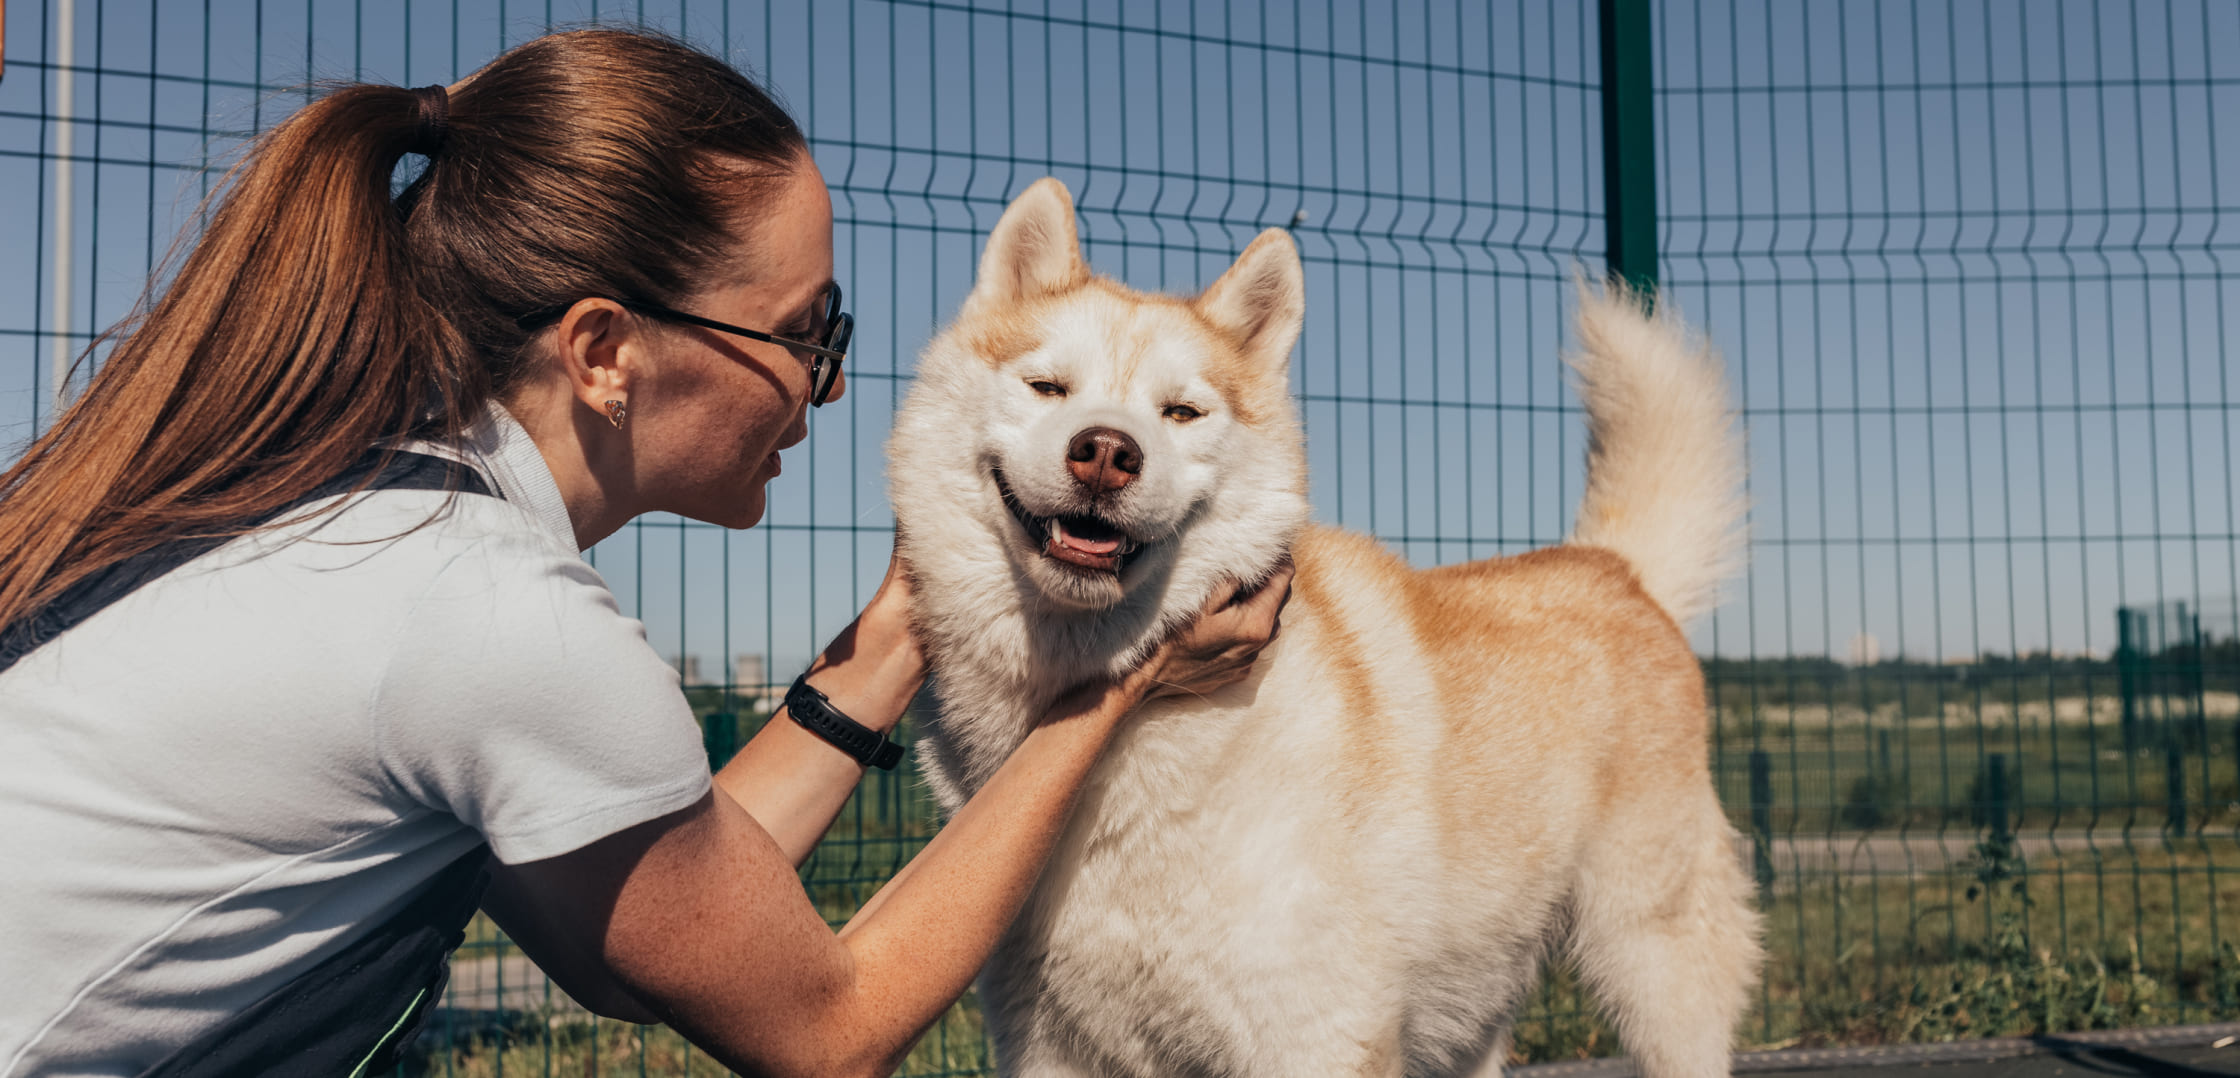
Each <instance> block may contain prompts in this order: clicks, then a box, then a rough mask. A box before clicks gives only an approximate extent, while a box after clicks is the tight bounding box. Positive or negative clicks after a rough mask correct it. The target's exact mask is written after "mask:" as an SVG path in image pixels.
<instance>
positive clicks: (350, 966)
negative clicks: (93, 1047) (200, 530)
mask: <svg viewBox="0 0 2240 1078" xmlns="http://www.w3.org/2000/svg"><path fill="white" fill-rule="evenodd" d="M360 487H363V488H364V489H368V490H454V491H458V492H460V493H463V494H474V495H480V496H484V497H493V498H497V497H502V496H501V495H499V494H498V493H497V492H496V491H495V490H493V489H492V488H491V486H490V484H489V483H487V482H485V481H484V480H483V478H482V476H481V475H480V474H479V473H477V472H476V471H475V470H474V469H473V468H470V467H468V466H466V465H464V464H460V463H458V462H456V461H451V460H445V459H443V458H442V457H434V456H429V455H427V454H424V453H405V452H396V453H385V452H381V451H376V452H374V453H370V454H368V455H367V456H366V457H365V458H364V459H362V460H360V461H359V462H358V463H357V464H356V465H354V466H353V467H351V469H350V470H349V471H346V472H344V473H343V474H341V475H338V476H336V477H335V478H333V479H331V480H329V481H327V482H325V483H321V484H320V485H319V486H318V487H317V488H315V489H313V490H312V491H311V492H310V493H308V494H305V495H304V496H303V497H301V498H298V499H296V500H294V501H292V502H289V503H288V504H287V505H284V506H281V507H280V508H279V509H276V510H273V511H272V512H270V513H266V514H263V515H261V516H259V517H257V518H256V519H254V520H251V521H248V522H246V523H245V527H251V528H253V527H256V526H259V525H262V524H265V523H268V522H270V521H272V520H275V519H277V518H279V517H280V516H281V515H282V514H285V513H287V512H290V511H291V510H294V509H297V508H299V507H301V506H305V505H309V504H310V503H312V502H315V501H318V500H320V499H323V498H331V497H334V496H336V495H339V494H346V493H349V492H350V491H352V490H355V489H359V488H360ZM232 538H233V536H232V535H213V536H196V537H193V538H188V539H178V540H173V541H172V542H170V543H167V544H164V545H163V546H159V547H157V548H155V549H153V550H150V551H148V552H147V553H144V554H141V555H138V556H137V557H132V558H127V559H125V560H124V561H121V562H118V563H117V564H115V565H112V566H110V567H109V568H107V569H105V570H103V571H101V572H99V573H96V574H94V575H93V576H91V577H89V578H87V579H86V580H84V581H82V582H80V583H78V584H77V585H74V586H73V587H71V588H70V589H69V590H68V591H65V592H63V593H62V596H61V597H60V598H58V599H56V600H55V601H54V602H53V603H51V604H49V605H48V606H47V607H45V608H44V609H42V610H40V611H38V612H37V613H36V614H33V615H32V616H31V617H29V618H26V619H24V620H23V621H19V622H17V623H16V624H14V625H11V626H9V627H8V628H7V630H6V631H5V632H0V670H5V669H7V668H8V667H9V666H11V665H13V664H14V663H15V661H16V660H17V659H20V658H22V657H23V656H24V655H26V654H29V653H30V652H31V650H32V649H33V648H36V647H38V646H39V645H41V644H44V643H46V642H47V641H49V640H52V639H54V638H55V637H57V636H59V635H61V634H62V633H63V632H64V631H65V630H68V629H70V628H72V627H73V626H76V625H78V624H80V623H81V622H84V621H85V620H86V619H87V618H90V617H92V616H93V615H95V614H97V613H100V612H101V610H102V609H103V608H105V607H107V606H108V605H109V604H111V603H114V602H116V601H117V600H119V599H122V598H124V597H125V596H127V595H130V594H132V592H133V590H134V589H136V588H139V587H140V586H141V585H143V584H146V583H148V582H149V581H152V580H155V579H156V578H158V577H160V576H162V575H163V574H165V573H168V572H170V571H171V570H173V569H176V568H178V567H180V566H182V565H185V564H186V563H188V562H190V561H193V560H194V559H195V558H198V557H200V556H202V555H204V554H207V553H209V552H210V551H212V550H215V549H217V548H218V547H220V546H222V545H224V544H225V543H226V542H227V541H228V540H230V539H232ZM489 884H490V848H489V847H488V846H477V847H475V848H474V849H473V850H471V851H469V852H468V853H467V854H466V855H464V856H462V857H460V858H459V859H458V860H456V861H453V862H452V863H451V864H450V865H448V866H446V867H445V868H444V869H443V870H442V871H441V872H438V873H436V874H435V875H434V876H433V877H431V878H429V879H428V880H427V882H425V883H423V884H421V885H420V889H419V890H418V891H415V892H414V893H413V894H412V896H411V898H409V899H408V900H407V901H406V903H405V905H404V908H403V909H401V910H399V911H398V912H397V913H395V914H393V915H391V916H390V917H389V919H388V920H385V921H383V922H381V923H380V924H378V925H375V926H374V927H373V929H372V930H371V931H368V932H367V933H366V934H365V935H363V936H361V937H359V938H358V939H357V940H356V941H355V942H353V943H351V944H350V945H349V946H347V947H344V948H343V949H342V950H340V951H338V952H336V953H335V954H334V955H332V956H330V957H328V958H327V960H326V961H323V962H321V963H319V964H318V965H316V966H313V967H312V968H311V969H310V970H308V971H305V972H304V973H301V974H298V975H297V976H296V977H295V978H294V979H292V980H290V981H289V982H288V983H287V984H284V985H281V986H280V987H279V988H277V989H274V990H273V991H272V992H271V993H269V994H267V995H266V996H265V997H264V998H263V999H260V1000H258V1001H257V1002H255V1003H253V1004H250V1005H249V1007H248V1008H247V1009H246V1010H243V1011H242V1012H241V1013H239V1014H236V1015H234V1016H233V1017H231V1018H228V1019H227V1020H226V1021H225V1022H224V1023H223V1024H221V1025H219V1026H218V1027H217V1028H216V1029H213V1030H211V1031H210V1032H208V1033H206V1034H204V1035H202V1036H201V1037H198V1038H196V1039H195V1040H193V1041H192V1042H189V1043H188V1044H185V1045H182V1046H180V1048H179V1049H178V1050H176V1051H174V1052H172V1053H171V1054H170V1055H169V1056H167V1057H165V1058H164V1060H163V1061H162V1062H160V1063H157V1064H156V1065H155V1066H153V1067H150V1068H148V1069H147V1070H145V1071H143V1072H141V1075H142V1078H221V1076H223V1078H234V1076H253V1075H271V1076H274V1078H277V1076H280V1075H299V1074H301V1075H311V1074H316V1075H329V1074H331V1075H352V1074H368V1075H370V1074H377V1073H379V1072H381V1071H383V1070H386V1069H388V1068H390V1067H391V1066H393V1065H394V1064H395V1062H396V1060H397V1057H398V1056H399V1055H400V1054H401V1053H402V1052H403V1051H404V1049H405V1047H406V1046H408V1045H410V1044H411V1043H412V1041H413V1038H414V1037H416V1036H417V1035H418V1034H419V1031H420V1026H421V1024H422V1023H423V1022H425V1021H426V1020H427V1016H428V1013H429V1012H430V1011H432V1010H434V1009H435V1006H436V1003H437V1001H439V1000H441V999H442V998H443V987H444V985H445V984H446V983H448V982H449V980H450V977H451V952H452V951H453V950H456V949H457V948H458V946H459V943H460V942H461V941H462V940H464V939H465V938H466V926H467V922H468V921H469V920H470V919H472V918H473V917H474V911H475V908H476V907H477V906H479V905H481V903H482V892H483V890H484V889H485V888H487V887H488V886H489Z"/></svg>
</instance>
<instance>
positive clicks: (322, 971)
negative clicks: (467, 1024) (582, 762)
mask: <svg viewBox="0 0 2240 1078" xmlns="http://www.w3.org/2000/svg"><path fill="white" fill-rule="evenodd" d="M489 885H490V847H488V846H477V847H475V848H474V849H473V850H470V851H468V852H467V854H466V855H465V856H463V857H460V858H459V859H458V860H456V861H453V862H452V863H451V864H450V865H448V866H446V867H445V868H444V869H443V871H441V872H438V873H436V874H435V876H434V877H432V878H431V879H429V880H428V882H427V883H425V884H423V885H421V888H420V890H419V891H418V892H417V893H416V894H414V895H413V897H412V899H411V900H410V901H409V902H407V903H406V905H405V907H404V909H402V910H400V911H398V912H397V913H396V914H394V915H392V916H391V917H390V918H389V919H388V920H386V921H383V922H382V923H381V924H379V925H377V926H375V927H374V929H373V930H372V931H371V932H368V933H366V934H365V935H364V936H362V937H360V938H359V939H358V940H357V941H356V942H354V943H352V944H350V945H349V946H347V947H344V948H343V949H342V950H340V951H338V952H336V953H335V954H334V955H332V956H331V957H329V958H328V959H327V960H326V961H324V962H321V963H319V964H318V965H316V966H313V967H312V968H311V969H310V970H308V971H306V972H304V973H302V974H299V975H297V976H296V977H295V979H293V980H291V981H289V982H288V983H287V984H284V985H281V986H280V987H279V988H277V989H274V990H273V991H272V992H271V993H270V994H268V995H266V996H265V997H264V998H263V999H260V1000H258V1001H257V1002H255V1003H252V1004H250V1005H249V1007H248V1009H246V1010H243V1011H242V1012H241V1013H239V1014H236V1015H234V1016H233V1017H231V1018H228V1019H226V1021H225V1023H224V1024H222V1025H220V1026H219V1027H218V1028H216V1029H213V1030H211V1031H210V1032H208V1033H205V1034H203V1035H202V1036H200V1037H197V1038H195V1039H194V1040H193V1041H191V1042H189V1043H188V1044H185V1045H183V1046H181V1047H180V1048H179V1049H178V1050H177V1051H175V1052H172V1053H171V1054H170V1055H169V1056H166V1057H165V1058H164V1060H163V1061H162V1062H160V1063H157V1064H156V1065H155V1066H153V1067H150V1068H148V1069H147V1070H145V1071H142V1072H141V1073H140V1078H256V1076H271V1078H280V1076H283V1075H333V1076H335V1078H343V1076H348V1075H368V1076H370V1075H377V1074H381V1073H383V1072H385V1071H388V1070H389V1069H390V1068H392V1067H394V1066H395V1065H396V1063H397V1059H398V1057H399V1056H401V1055H402V1054H403V1052H404V1050H405V1049H406V1048H407V1047H409V1046H410V1045H411V1044H412V1042H413V1040H414V1039H415V1038H417V1037H418V1036H419V1034H420V1027H421V1026H422V1025H424V1024H425V1023H426V1022H427V1020H428V1015H429V1013H430V1012H432V1011H434V1010H435V1008H436V1004H437V1003H438V1002H439V1001H440V1000H442V999H443V988H444V985H445V984H447V983H449V981H450V979H451V952H452V951H454V950H456V949H458V946H459V944H460V942H461V941H462V940H464V939H465V938H466V931H465V930H466V925H467V922H468V921H469V920H470V919H472V918H473V917H474V911H475V907H477V906H479V905H481V903H482V893H483V891H484V890H485V889H486V888H488V887H489Z"/></svg>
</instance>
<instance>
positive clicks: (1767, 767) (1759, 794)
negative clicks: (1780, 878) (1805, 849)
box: [1750, 749, 1773, 891]
mask: <svg viewBox="0 0 2240 1078" xmlns="http://www.w3.org/2000/svg"><path fill="white" fill-rule="evenodd" d="M1750 848H1751V849H1752V850H1754V851H1756V862H1757V872H1758V889H1759V890H1761V891H1770V890H1772V889H1773V757H1771V756H1768V755H1766V751H1765V750H1764V749H1751V750H1750Z"/></svg>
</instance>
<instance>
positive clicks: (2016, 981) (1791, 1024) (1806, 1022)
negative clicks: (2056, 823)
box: [1515, 836, 2240, 1061]
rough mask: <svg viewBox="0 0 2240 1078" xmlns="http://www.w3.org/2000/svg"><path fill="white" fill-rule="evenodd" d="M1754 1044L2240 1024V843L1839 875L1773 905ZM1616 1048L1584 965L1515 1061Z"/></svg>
mask: <svg viewBox="0 0 2240 1078" xmlns="http://www.w3.org/2000/svg"><path fill="white" fill-rule="evenodd" d="M1765 906H1766V911H1765V912H1766V950H1767V961H1766V965H1765V967H1764V983H1763V985H1762V986H1761V988H1760V989H1759V992H1758V995H1757V999H1756V1001H1755V1003H1754V1005H1753V1007H1752V1010H1751V1014H1750V1016H1749V1017H1748V1018H1747V1019H1746V1020H1745V1022H1744V1025H1743V1040H1744V1042H1745V1044H1746V1045H1748V1046H1751V1047H1769V1048H1770V1047H1791V1046H1818V1045H1827V1044H1886V1043H1907V1042H1918V1041H1947V1040H1958V1039H1962V1038H1968V1037H1995V1036H2012V1035H2025V1034H2034V1033H2046V1032H2067V1031H2075V1030H2084V1029H2106V1028H2123V1027H2132V1026H2150V1025H2166V1024H2179V1023H2187V1022H2203V1021H2217V1020H2224V1019H2230V1018H2234V1017H2240V846H2236V845H2235V843H2234V842H2233V840H2232V838H2231V837H2230V836H2225V837H2220V838H2217V839H2210V840H2189V841H2185V842H2180V843H2176V844H2173V845H2170V846H2162V845H2159V844H2158V845H2155V846H2151V847H2148V848H2144V849H2138V850H2132V851H2123V850H2110V851H2098V852H2095V851H2082V852H2073V853H2065V854H2063V855H2061V856H2058V857H2050V856H2049V857H2045V858H2041V859H2037V860H2034V861H2024V860H2023V859H2021V858H2019V857H2016V856H2014V855H2013V854H2012V852H2011V849H2010V848H2006V847H2003V846H2002V845H2001V844H1996V843H1988V842H1987V843H1983V844H1980V845H1979V846H1978V848H1977V851H1976V853H1975V855H1974V856H1973V857H1970V858H1969V859H1967V860H1966V861H1964V862H1962V863H1960V864H1957V865H1954V866H1952V867H1951V868H1949V869H1948V870H1945V871H1942V872H1936V873H1930V874H1925V875H1919V876H1913V877H1904V876H1878V877H1866V878H1856V877H1854V878H1845V877H1842V876H1833V877H1828V878H1825V879H1822V880H1819V881H1816V882H1814V883H1812V884H1810V885H1808V886H1804V887H1799V888H1797V889H1796V890H1794V891H1792V892H1789V893H1785V894H1777V895H1773V896H1770V897H1769V898H1768V899H1767V900H1766V902H1765ZM1617 1049H1618V1046H1617V1044H1616V1041H1615V1038H1614V1037H1613V1036H1612V1035H1611V1033H1610V1032H1609V1030H1608V1028H1607V1027H1606V1026H1605V1025H1604V1024H1603V1023H1602V1022H1600V1021H1599V1020H1598V1019H1597V1018H1596V1017H1595V1016H1594V1014H1593V1012H1592V1007H1591V1004H1590V1003H1589V1002H1588V1001H1587V999H1586V997H1585V996H1584V994H1583V993H1582V992H1581V991H1580V990H1579V989H1578V987H1577V985H1576V981H1575V979H1574V978H1573V977H1572V976H1571V974H1570V973H1569V971H1568V970H1557V971H1555V972H1554V973H1553V974H1552V975H1551V976H1550V978H1549V981H1548V985H1547V986H1546V988H1545V989H1544V990H1543V991H1542V993H1541V995H1540V996H1539V997H1538V999H1537V1000H1536V1002H1535V1004H1534V1006H1533V1007H1532V1009H1531V1010H1530V1011H1529V1012H1528V1013H1527V1015H1526V1016H1525V1018H1524V1020H1522V1021H1521V1022H1520V1023H1519V1026H1518V1036H1517V1052H1516V1057H1515V1058H1516V1059H1517V1060H1519V1061H1526V1060H1533V1061H1538V1060H1551V1059H1574V1058H1585V1057H1589V1056H1595V1055H1608V1054H1611V1053H1613V1052H1614V1051H1616V1050H1617Z"/></svg>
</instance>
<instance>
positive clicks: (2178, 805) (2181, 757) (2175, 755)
mask: <svg viewBox="0 0 2240 1078" xmlns="http://www.w3.org/2000/svg"><path fill="white" fill-rule="evenodd" d="M2162 773H2163V781H2164V782H2165V783H2166V784H2167V785H2166V787H2165V789H2164V792H2163V797H2164V800H2165V802H2166V803H2167V805H2168V808H2169V813H2170V833H2171V834H2172V835H2182V834H2185V833H2186V754H2185V749H2184V748H2183V747H2182V746H2181V745H2179V743H2178V737H2177V735H2176V734H2169V735H2167V736H2165V737H2164V738H2163V739H2162Z"/></svg>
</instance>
